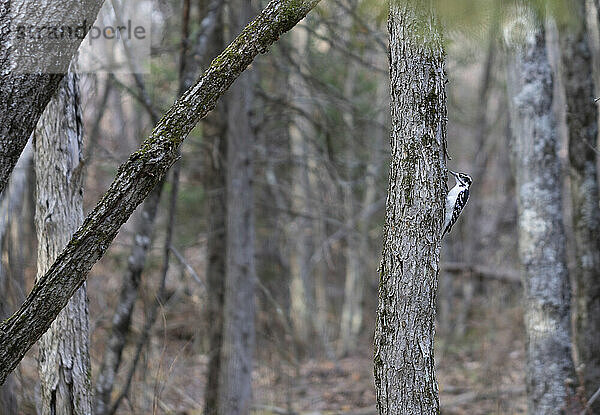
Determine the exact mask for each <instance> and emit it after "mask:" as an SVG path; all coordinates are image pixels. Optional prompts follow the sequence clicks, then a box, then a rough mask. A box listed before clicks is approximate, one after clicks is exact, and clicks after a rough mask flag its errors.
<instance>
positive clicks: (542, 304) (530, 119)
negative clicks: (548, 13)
mask: <svg viewBox="0 0 600 415" xmlns="http://www.w3.org/2000/svg"><path fill="white" fill-rule="evenodd" d="M516 16H517V17H516V18H515V19H514V20H510V19H509V20H508V21H507V23H506V25H505V29H504V32H505V39H506V42H507V46H508V52H509V59H508V70H507V76H508V79H507V88H508V98H509V110H510V121H511V130H512V134H513V144H512V156H513V164H514V169H515V179H516V186H517V202H518V222H519V228H518V236H519V256H520V258H521V264H522V279H523V287H524V309H525V310H524V313H525V329H526V333H527V346H526V347H527V366H526V384H527V395H528V413H530V414H557V415H558V414H562V413H565V411H567V409H568V408H572V407H574V405H575V395H574V392H575V391H574V389H575V388H574V386H575V371H574V366H573V360H572V355H571V351H572V350H571V321H570V301H571V292H570V284H569V274H568V271H567V264H566V251H565V232H564V227H563V219H562V191H561V190H562V182H561V176H560V162H559V159H558V153H557V152H558V140H557V138H556V135H557V134H556V126H555V124H556V123H555V120H554V114H553V112H552V98H553V96H552V93H553V84H552V71H551V68H550V64H549V61H548V55H547V50H546V39H545V32H544V29H543V26H542V25H541V23H540V22H539V21H538V19H537V17H536V16H535V15H534V13H533V12H532V11H531V10H529V9H527V8H525V7H520V8H519V9H518V13H517V14H516ZM517 19H518V20H517ZM567 413H571V412H567Z"/></svg>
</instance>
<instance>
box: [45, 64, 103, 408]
mask: <svg viewBox="0 0 600 415" xmlns="http://www.w3.org/2000/svg"><path fill="white" fill-rule="evenodd" d="M82 141H83V124H82V121H81V108H80V103H79V86H78V81H77V76H76V75H75V74H74V73H72V72H69V73H68V74H67V75H66V76H65V77H64V78H63V81H62V83H61V85H60V86H59V89H58V91H57V94H56V95H55V96H54V97H53V98H52V99H51V100H50V102H49V103H48V106H47V107H46V110H45V111H44V113H43V114H42V116H41V117H40V120H39V123H38V126H37V128H36V131H35V135H34V145H35V153H34V160H35V171H36V212H35V221H36V231H37V235H38V261H37V269H38V278H43V276H44V274H45V272H46V271H47V270H48V268H50V266H51V265H52V263H53V262H54V260H55V258H56V257H57V256H58V255H59V253H60V252H61V250H62V249H63V248H64V247H65V245H66V244H67V243H68V242H69V240H70V239H71V236H72V235H73V233H75V231H76V230H77V228H78V227H79V226H80V225H81V223H82V222H83V175H82V172H83V157H82ZM88 320H89V317H88V304H87V296H86V290H85V283H84V284H82V285H81V287H80V288H79V289H78V290H77V291H76V292H75V294H74V295H73V297H72V298H71V299H70V300H69V302H68V303H67V305H66V307H65V308H64V309H63V310H62V311H61V312H60V314H59V315H58V317H57V318H56V320H54V322H53V323H52V325H51V326H50V329H49V330H48V331H47V332H46V333H45V334H44V335H43V336H42V338H41V339H40V342H39V358H38V373H39V376H40V386H41V388H40V389H41V411H40V412H41V413H42V414H49V415H50V414H65V415H70V414H73V415H75V414H86V415H87V414H91V413H92V409H91V396H92V394H91V387H92V385H91V366H90V356H89V321H88Z"/></svg>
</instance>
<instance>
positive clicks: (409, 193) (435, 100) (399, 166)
mask: <svg viewBox="0 0 600 415" xmlns="http://www.w3.org/2000/svg"><path fill="white" fill-rule="evenodd" d="M388 25H389V32H390V50H391V60H390V77H391V84H390V85H391V86H390V88H391V113H392V133H391V166H390V178H389V190H388V199H387V205H386V218H385V228H384V247H383V258H382V261H381V266H380V271H379V272H380V275H379V278H380V280H379V304H378V307H377V321H376V328H375V355H374V360H375V389H376V396H377V409H378V411H379V413H380V414H382V415H388V414H389V415H392V414H393V415H396V414H438V413H439V410H440V409H439V396H438V387H437V382H436V378H435V372H434V357H433V340H434V320H435V298H436V290H437V285H438V274H439V258H440V235H441V228H442V223H443V216H444V213H443V210H444V200H445V198H446V193H447V188H446V168H445V159H444V154H445V145H446V121H447V117H446V92H445V83H446V74H445V54H444V49H443V43H442V37H441V35H440V33H439V30H438V23H437V20H436V18H435V16H434V13H433V6H432V2H418V1H408V2H392V3H391V6H390V17H389V22H388Z"/></svg>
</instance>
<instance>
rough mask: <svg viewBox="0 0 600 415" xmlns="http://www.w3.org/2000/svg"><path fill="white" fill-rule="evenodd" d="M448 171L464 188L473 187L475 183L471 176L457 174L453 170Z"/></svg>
mask: <svg viewBox="0 0 600 415" xmlns="http://www.w3.org/2000/svg"><path fill="white" fill-rule="evenodd" d="M448 171H449V172H450V173H452V175H453V176H454V178H455V179H456V181H457V182H458V183H460V184H461V185H463V186H466V187H469V186H471V183H473V179H471V176H469V175H468V174H467V173H455V172H453V171H452V170H448Z"/></svg>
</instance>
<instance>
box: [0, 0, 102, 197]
mask: <svg viewBox="0 0 600 415" xmlns="http://www.w3.org/2000/svg"><path fill="white" fill-rule="evenodd" d="M101 5H102V1H99V0H79V1H74V0H64V1H59V2H56V1H49V0H42V1H39V0H1V1H0V33H1V35H0V62H2V63H1V64H0V67H1V69H2V70H1V71H0V193H2V191H3V190H4V188H5V187H6V183H7V180H8V177H9V176H10V174H11V172H12V170H13V168H14V166H15V164H16V162H17V160H18V159H19V155H20V154H21V152H22V151H23V148H25V144H26V143H27V140H29V137H30V136H31V133H32V132H33V130H34V128H35V125H36V123H37V121H38V119H39V118H40V115H41V114H42V112H43V111H44V108H45V107H46V104H48V101H50V98H52V96H53V95H54V93H55V92H56V90H57V88H58V85H59V83H60V81H61V79H62V77H63V76H64V74H65V73H66V72H67V70H68V67H69V63H70V62H71V58H72V57H73V55H74V54H75V52H76V51H77V48H78V47H79V44H80V43H81V40H82V39H80V38H79V37H77V36H75V37H73V38H72V39H63V40H61V41H60V42H56V41H52V40H51V39H50V38H49V37H48V36H41V38H37V37H35V38H34V37H32V36H31V37H30V36H24V39H20V38H19V31H18V28H19V26H20V25H23V26H24V27H26V28H27V27H30V26H33V27H34V28H42V27H44V26H62V25H66V26H69V27H73V28H76V27H80V26H81V27H82V28H85V29H84V30H85V33H87V31H88V29H89V28H90V26H91V25H92V24H93V23H94V20H96V15H97V14H98V10H99V9H100V6H101ZM31 57H33V59H32V58H31Z"/></svg>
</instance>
